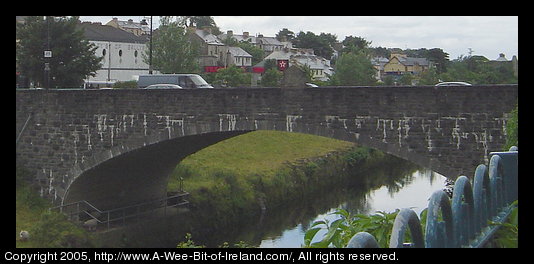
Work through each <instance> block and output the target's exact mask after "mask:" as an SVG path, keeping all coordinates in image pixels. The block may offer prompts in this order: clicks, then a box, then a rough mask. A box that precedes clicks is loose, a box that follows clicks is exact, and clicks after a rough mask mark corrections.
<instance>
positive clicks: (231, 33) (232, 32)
mask: <svg viewBox="0 0 534 264" xmlns="http://www.w3.org/2000/svg"><path fill="white" fill-rule="evenodd" d="M226 35H227V37H229V38H231V37H232V36H233V35H234V31H232V30H228V31H226Z"/></svg>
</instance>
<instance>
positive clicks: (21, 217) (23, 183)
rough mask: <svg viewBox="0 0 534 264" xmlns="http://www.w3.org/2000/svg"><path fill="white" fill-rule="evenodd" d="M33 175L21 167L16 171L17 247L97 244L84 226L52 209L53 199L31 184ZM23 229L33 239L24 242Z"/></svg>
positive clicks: (65, 246)
mask: <svg viewBox="0 0 534 264" xmlns="http://www.w3.org/2000/svg"><path fill="white" fill-rule="evenodd" d="M30 181H31V174H30V173H29V172H28V171H27V170H25V169H23V168H20V167H17V170H16V221H15V230H16V247H17V248H35V247H41V248H73V247H89V246H92V245H93V242H92V240H91V238H90V235H89V234H88V233H87V232H86V231H85V230H84V229H83V228H81V227H78V226H76V225H75V224H74V223H72V222H70V221H68V220H67V219H66V217H65V215H63V214H60V213H56V212H49V210H48V208H50V207H52V203H50V201H48V200H45V199H43V198H41V197H40V196H39V193H38V192H37V191H36V190H35V189H33V188H32V186H31V185H30V184H29V183H28V182H30ZM21 230H25V231H28V232H29V234H30V238H29V239H27V240H26V241H23V240H22V239H21V238H20V235H19V234H20V232H21Z"/></svg>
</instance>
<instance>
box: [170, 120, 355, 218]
mask: <svg viewBox="0 0 534 264" xmlns="http://www.w3.org/2000/svg"><path fill="white" fill-rule="evenodd" d="M353 146H354V145H353V143H350V142H345V141H339V140H335V139H330V138H325V137H317V136H311V135H306V134H297V133H287V132H277V131H255V132H251V133H247V134H244V135H241V136H238V137H234V138H231V139H228V140H225V141H223V142H220V143H218V144H215V145H213V146H210V147H209V148H206V149H204V150H201V151H199V152H197V153H195V154H193V155H191V156H189V157H187V158H186V159H184V160H183V161H182V162H181V163H180V164H179V165H178V166H177V167H176V169H175V171H174V172H173V174H172V176H171V178H170V180H169V184H168V190H169V191H174V190H177V189H178V188H179V179H180V178H183V181H184V182H183V184H184V189H185V190H186V191H188V192H190V193H191V196H190V201H191V205H192V209H193V210H194V215H195V216H196V217H198V218H199V219H206V218H212V217H216V218H217V219H220V221H219V222H220V224H221V225H224V224H227V223H229V222H233V221H235V220H236V218H240V217H246V216H251V215H254V214H258V213H259V212H260V210H261V209H262V208H264V209H265V208H268V209H271V208H273V207H277V206H280V205H281V204H283V203H284V201H287V199H294V198H295V197H296V196H298V194H299V193H301V192H303V191H304V189H306V190H307V191H309V190H310V188H317V186H316V185H317V184H316V183H317V182H318V181H323V183H324V181H325V179H324V178H321V175H328V174H331V175H333V176H332V177H338V175H339V177H341V173H340V171H339V172H337V171H336V170H341V168H342V166H340V165H341V164H343V163H345V162H346V160H345V156H344V155H342V154H341V153H342V152H346V151H348V150H349V149H351V148H352V147H353ZM335 153H337V154H335ZM326 180H327V181H328V180H334V179H326ZM195 209H198V210H195ZM199 221H202V220H199Z"/></svg>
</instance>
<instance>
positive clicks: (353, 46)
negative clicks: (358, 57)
mask: <svg viewBox="0 0 534 264" xmlns="http://www.w3.org/2000/svg"><path fill="white" fill-rule="evenodd" d="M342 43H343V46H345V48H343V52H364V53H365V52H367V50H368V49H369V47H370V45H371V41H367V40H366V39H364V38H362V37H353V36H347V37H345V39H344V40H343V42H342Z"/></svg>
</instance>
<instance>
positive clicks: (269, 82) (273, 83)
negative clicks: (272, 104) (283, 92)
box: [261, 68, 284, 87]
mask: <svg viewBox="0 0 534 264" xmlns="http://www.w3.org/2000/svg"><path fill="white" fill-rule="evenodd" d="M283 76H284V74H283V73H282V72H281V71H279V70H277V69H276V68H270V69H268V70H266V71H265V73H264V74H263V76H262V77H261V85H262V86H265V87H277V86H280V81H281V80H282V77H283Z"/></svg>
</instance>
